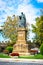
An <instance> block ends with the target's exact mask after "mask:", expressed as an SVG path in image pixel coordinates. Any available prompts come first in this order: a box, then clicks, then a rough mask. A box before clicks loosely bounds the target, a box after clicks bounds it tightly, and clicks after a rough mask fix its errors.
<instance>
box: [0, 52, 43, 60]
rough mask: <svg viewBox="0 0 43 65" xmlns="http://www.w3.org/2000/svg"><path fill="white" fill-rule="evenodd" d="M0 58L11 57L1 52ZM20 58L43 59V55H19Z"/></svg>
mask: <svg viewBox="0 0 43 65" xmlns="http://www.w3.org/2000/svg"><path fill="white" fill-rule="evenodd" d="M0 58H11V57H10V56H8V55H7V54H3V53H0ZM18 58H23V59H43V55H41V54H37V55H30V56H19V57H18Z"/></svg>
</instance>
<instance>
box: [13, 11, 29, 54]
mask: <svg viewBox="0 0 43 65" xmlns="http://www.w3.org/2000/svg"><path fill="white" fill-rule="evenodd" d="M17 32H18V36H17V42H16V44H14V46H13V52H17V53H19V54H20V55H25V54H27V53H28V44H26V43H27V42H26V34H27V29H26V17H25V15H24V14H23V12H21V16H19V22H18V29H17Z"/></svg>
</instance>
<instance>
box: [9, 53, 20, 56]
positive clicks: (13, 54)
mask: <svg viewBox="0 0 43 65" xmlns="http://www.w3.org/2000/svg"><path fill="white" fill-rule="evenodd" d="M10 55H11V56H19V53H11V54H10Z"/></svg>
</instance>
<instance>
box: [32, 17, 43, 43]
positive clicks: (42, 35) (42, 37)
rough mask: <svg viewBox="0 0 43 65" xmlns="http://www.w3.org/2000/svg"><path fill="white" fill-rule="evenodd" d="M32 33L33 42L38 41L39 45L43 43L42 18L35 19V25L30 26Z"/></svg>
mask: <svg viewBox="0 0 43 65" xmlns="http://www.w3.org/2000/svg"><path fill="white" fill-rule="evenodd" d="M32 28H33V29H32V32H33V33H35V37H34V40H36V41H39V43H42V42H43V16H40V17H37V18H36V23H35V25H34V24H32Z"/></svg>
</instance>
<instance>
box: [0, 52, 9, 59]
mask: <svg viewBox="0 0 43 65" xmlns="http://www.w3.org/2000/svg"><path fill="white" fill-rule="evenodd" d="M0 58H10V56H8V55H7V54H3V53H0Z"/></svg>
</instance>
